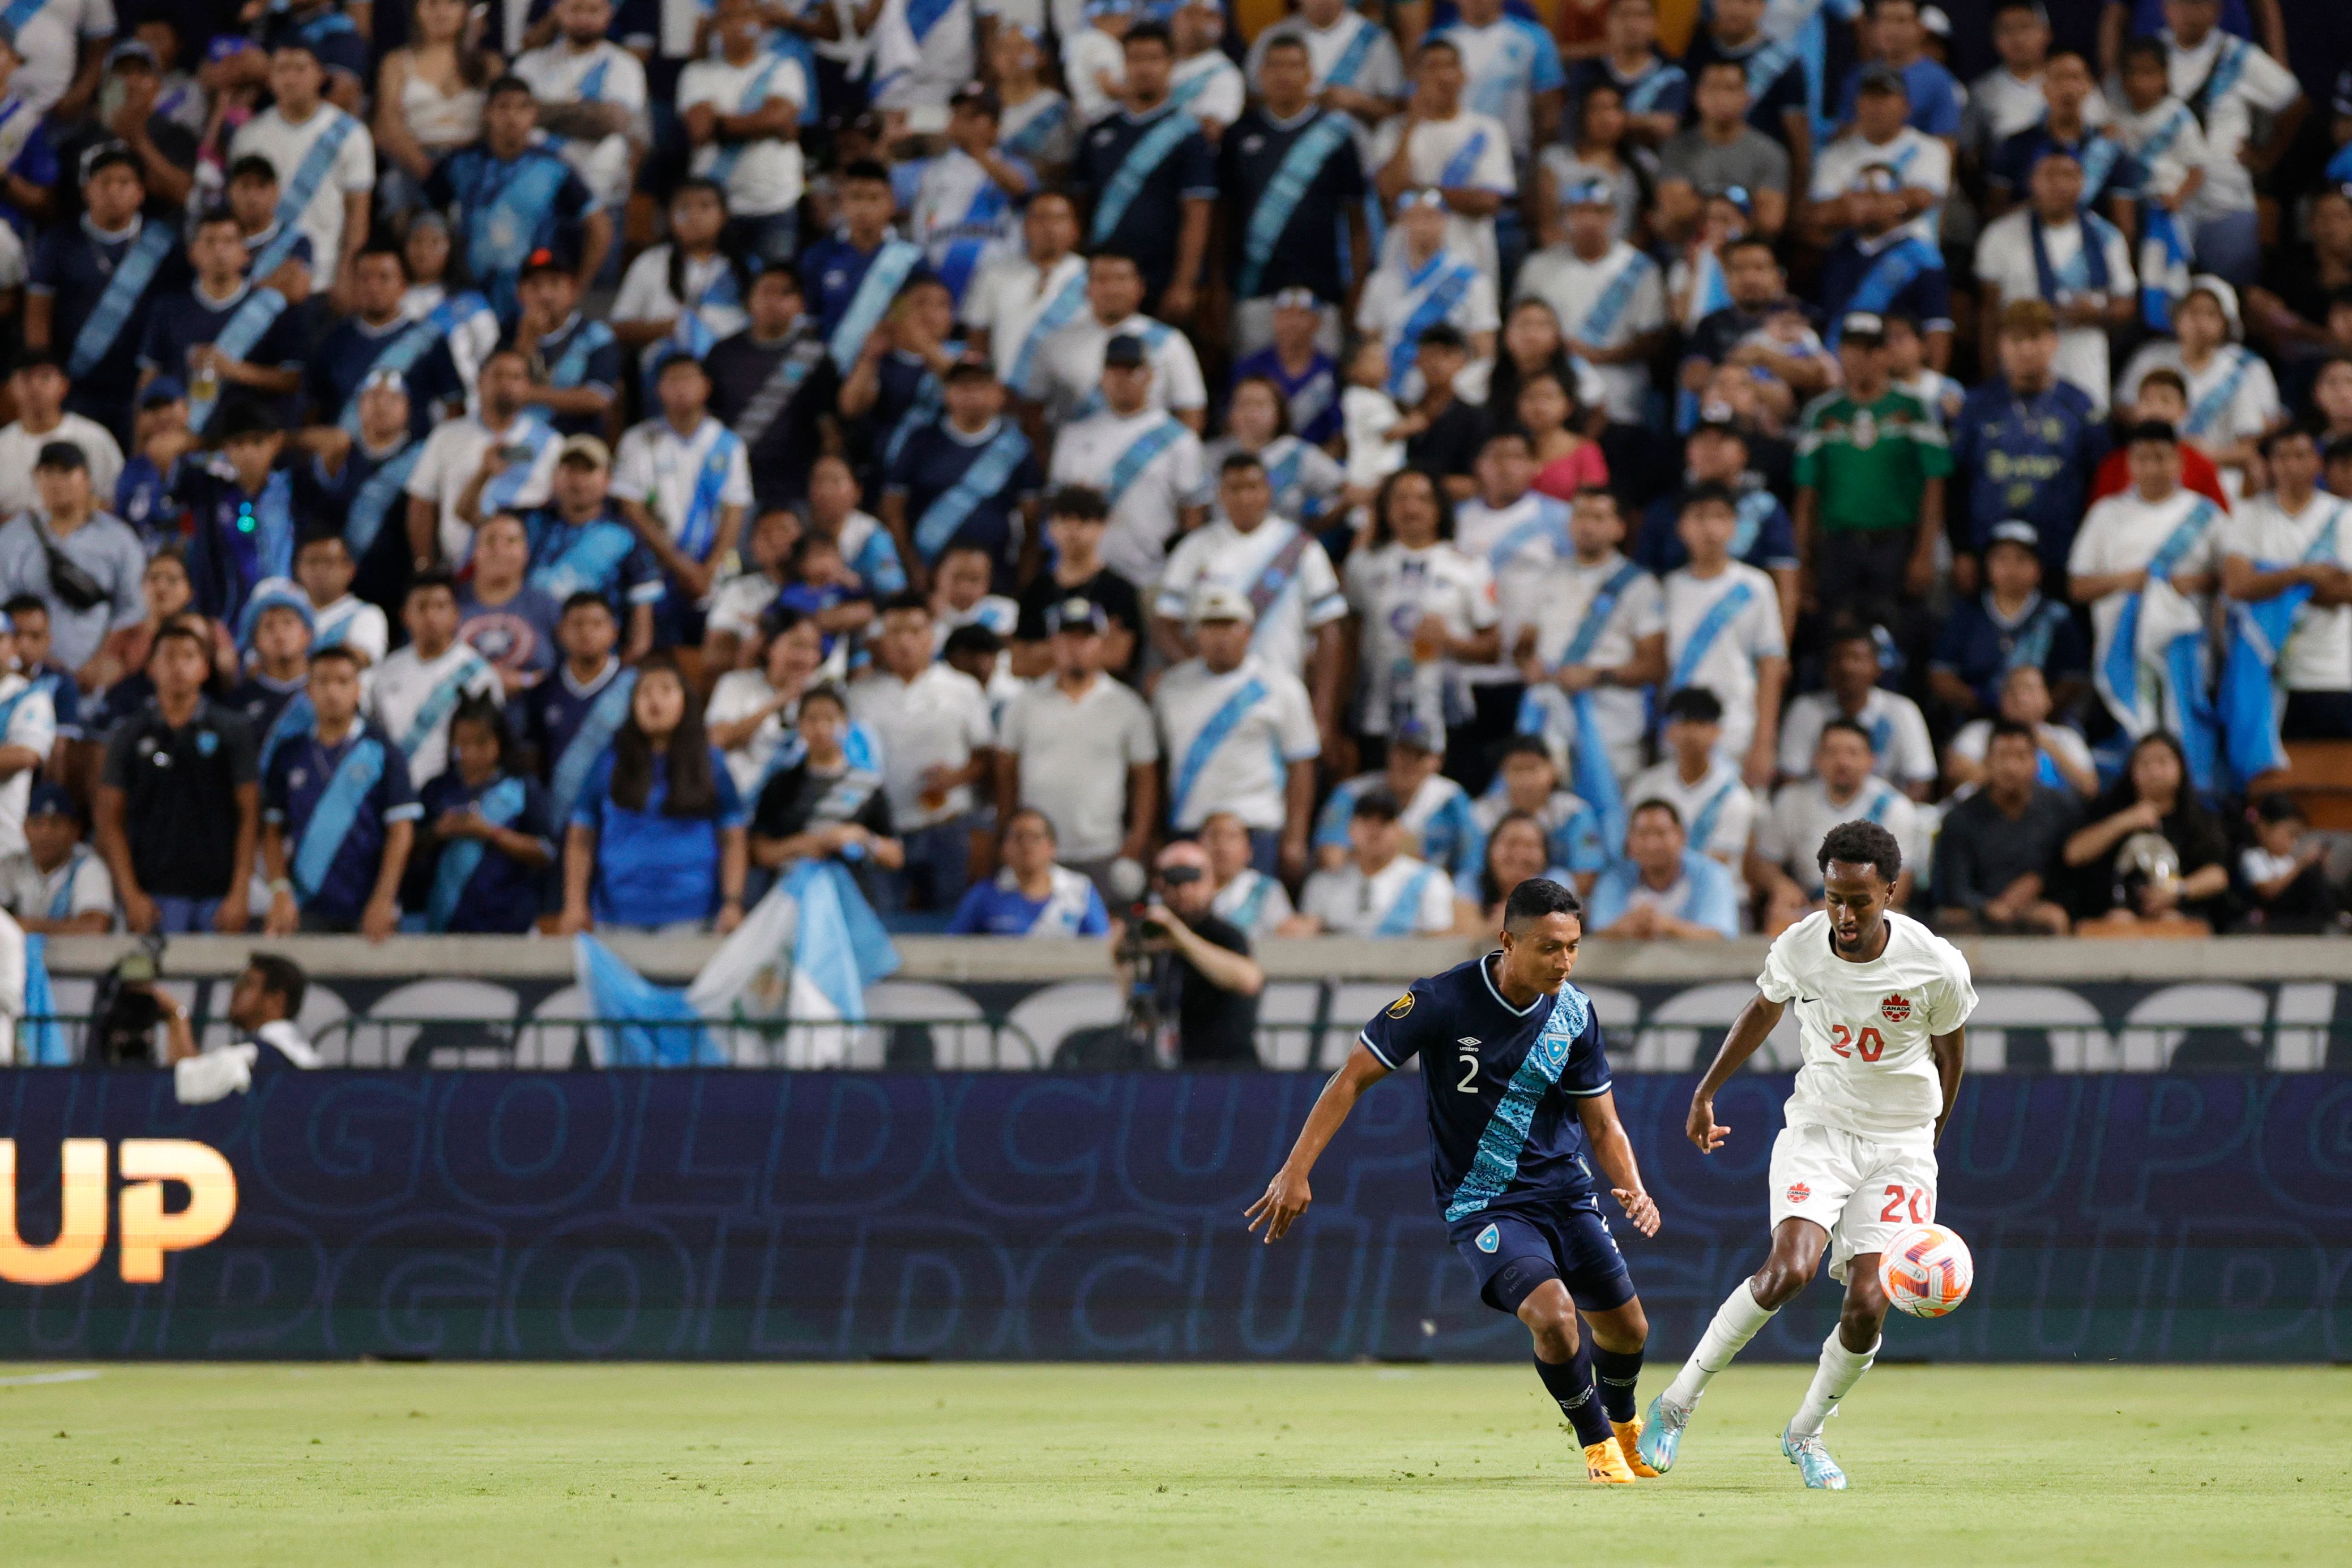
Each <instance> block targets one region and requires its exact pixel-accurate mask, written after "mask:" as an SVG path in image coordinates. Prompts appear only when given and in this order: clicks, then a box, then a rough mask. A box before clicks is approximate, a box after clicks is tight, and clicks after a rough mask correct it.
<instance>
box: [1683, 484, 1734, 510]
mask: <svg viewBox="0 0 2352 1568" xmlns="http://www.w3.org/2000/svg"><path fill="white" fill-rule="evenodd" d="M1707 506H1721V507H1729V508H1730V509H1731V510H1733V511H1735V512H1736V511H1738V509H1739V500H1738V497H1735V496H1734V495H1732V493H1731V486H1728V485H1718V484H1717V483H1715V482H1713V481H1712V480H1710V481H1709V482H1707V483H1706V484H1704V485H1694V486H1691V487H1690V489H1689V490H1687V491H1686V492H1685V493H1684V496H1683V504H1682V507H1681V510H1683V511H1685V512H1688V511H1691V510H1692V509H1694V508H1696V507H1707Z"/></svg>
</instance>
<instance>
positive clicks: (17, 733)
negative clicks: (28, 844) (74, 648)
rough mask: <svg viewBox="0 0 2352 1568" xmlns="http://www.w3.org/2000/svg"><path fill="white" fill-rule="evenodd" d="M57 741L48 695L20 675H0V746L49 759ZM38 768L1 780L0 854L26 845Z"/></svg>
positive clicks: (55, 714)
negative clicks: (28, 811) (28, 810)
mask: <svg viewBox="0 0 2352 1568" xmlns="http://www.w3.org/2000/svg"><path fill="white" fill-rule="evenodd" d="M57 740H58V715H57V710H56V709H55V708H54V707H52V706H49V694H48V693H47V692H45V691H41V690H38V689H37V688H36V687H34V686H33V685H31V684H30V683H28V682H27V681H26V679H25V677H24V676H22V675H19V674H7V675H0V746H21V747H24V748H25V749H26V750H27V751H30V752H32V753H33V754H34V755H35V756H37V757H38V758H41V760H42V762H43V763H44V764H46V763H47V761H48V757H49V750H50V748H51V747H54V746H56V744H57ZM38 771H39V769H38V768H26V769H25V770H24V771H23V772H21V773H16V774H12V775H10V776H9V777H8V778H7V779H0V855H12V854H15V853H16V852H18V851H20V850H22V849H24V848H25V808H26V805H27V804H28V803H29V802H30V801H31V800H32V798H33V775H34V774H35V773H37V772H38Z"/></svg>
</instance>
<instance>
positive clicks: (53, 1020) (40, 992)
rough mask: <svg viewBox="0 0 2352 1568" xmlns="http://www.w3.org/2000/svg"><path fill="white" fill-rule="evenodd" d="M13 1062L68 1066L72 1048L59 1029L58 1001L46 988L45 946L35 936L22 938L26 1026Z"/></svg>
mask: <svg viewBox="0 0 2352 1568" xmlns="http://www.w3.org/2000/svg"><path fill="white" fill-rule="evenodd" d="M16 1060H17V1061H20V1062H22V1063H24V1064H25V1065H26V1066H28V1067H71V1066H72V1065H73V1047H72V1046H71V1045H69V1044H68V1043H67V1042H66V1031H65V1030H62V1029H59V1028H58V1002H57V997H56V994H55V993H54V992H52V991H51V990H50V989H49V956H48V944H47V940H46V939H45V938H43V937H42V936H39V935H37V934H27V935H26V937H25V1024H24V1028H23V1030H22V1031H21V1032H20V1033H19V1034H18V1035H17V1036H16Z"/></svg>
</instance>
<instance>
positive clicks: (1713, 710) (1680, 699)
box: [1665, 686, 1723, 724]
mask: <svg viewBox="0 0 2352 1568" xmlns="http://www.w3.org/2000/svg"><path fill="white" fill-rule="evenodd" d="M1665 715H1666V722H1667V723H1668V724H1672V723H1674V722H1675V720H1676V719H1680V720H1682V721H1683V722H1684V723H1685V724H1721V723H1722V722H1723V699H1722V698H1721V697H1719V696H1717V695H1715V693H1714V692H1713V691H1712V690H1710V689H1709V688H1707V687H1706V686H1680V687H1677V688H1675V695H1672V696H1670V697H1668V698H1667V699H1666V706H1665Z"/></svg>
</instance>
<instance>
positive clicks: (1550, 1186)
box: [1248, 877, 1658, 1485]
mask: <svg viewBox="0 0 2352 1568" xmlns="http://www.w3.org/2000/svg"><path fill="white" fill-rule="evenodd" d="M1583 937H1584V922H1583V911H1582V908H1581V906H1580V904H1578V903H1577V898H1576V894H1574V893H1572V892H1570V890H1569V889H1567V888H1565V887H1562V886H1561V885H1560V884H1559V883H1556V882H1549V881H1546V880H1545V879H1543V878H1541V877H1532V878H1530V879H1528V881H1526V882H1523V883H1519V885H1518V886H1517V888H1515V889H1513V890H1512V893H1511V896H1510V898H1509V899H1508V900H1507V902H1506V903H1505V904H1504V905H1503V946H1502V949H1501V951H1499V952H1495V953H1489V954H1487V955H1486V956H1485V957H1483V958H1478V959H1475V960H1473V961H1472V962H1470V963H1467V964H1457V965H1456V966H1454V967H1453V968H1451V969H1448V970H1446V971H1445V973H1444V974H1442V975H1439V976H1436V977H1433V978H1430V979H1426V980H1415V981H1414V982H1413V983H1412V988H1410V989H1408V990H1407V991H1406V992H1405V993H1404V995H1402V996H1401V997H1399V998H1397V999H1396V1000H1395V1001H1393V1002H1391V1003H1390V1004H1389V1005H1388V1007H1387V1008H1386V1009H1383V1010H1382V1011H1381V1014H1380V1016H1379V1017H1377V1018H1375V1019H1372V1021H1371V1022H1370V1023H1369V1024H1367V1025H1365V1026H1364V1030H1363V1032H1362V1033H1361V1034H1360V1035H1359V1036H1358V1037H1357V1039H1356V1049H1355V1050H1354V1051H1352V1052H1350V1053H1349V1057H1348V1060H1347V1061H1346V1063H1345V1064H1344V1065H1342V1066H1341V1067H1340V1069H1339V1071H1337V1072H1335V1073H1333V1074H1332V1075H1331V1079H1330V1082H1328V1083H1326V1084H1325V1085H1324V1086H1323V1092H1322V1093H1321V1095H1319V1096H1318V1098H1317V1099H1316V1102H1315V1108H1314V1110H1313V1111H1311V1112H1309V1113H1307V1125H1306V1126H1305V1127H1304V1128H1302V1129H1300V1131H1299V1134H1298V1141H1297V1144H1295V1145H1292V1147H1291V1151H1290V1157H1289V1158H1288V1159H1287V1160H1286V1161H1284V1162H1283V1166H1282V1168H1281V1169H1280V1170H1279V1171H1276V1173H1275V1176H1274V1179H1273V1180H1272V1181H1270V1182H1268V1183H1267V1184H1266V1187H1265V1196H1264V1197H1260V1198H1259V1199H1258V1200H1257V1201H1256V1202H1255V1203H1254V1204H1252V1205H1251V1206H1250V1207H1249V1210H1248V1214H1249V1222H1250V1224H1249V1228H1250V1229H1251V1230H1253V1231H1255V1230H1256V1229H1257V1228H1258V1226H1259V1225H1260V1224H1261V1223H1263V1224H1264V1225H1265V1228H1266V1232H1265V1239H1266V1240H1267V1241H1268V1242H1269V1243H1271V1242H1273V1241H1276V1240H1278V1239H1281V1237H1282V1235H1283V1233H1284V1232H1285V1231H1286V1230H1288V1229H1289V1228H1290V1226H1291V1223H1292V1222H1293V1221H1294V1220H1296V1219H1297V1218H1298V1217H1299V1216H1300V1215H1301V1214H1304V1213H1305V1212H1306V1211H1307V1205H1308V1204H1310V1203H1312V1202H1313V1201H1314V1194H1313V1193H1312V1192H1310V1191H1309V1190H1308V1188H1307V1173H1308V1172H1310V1171H1311V1170H1313V1169H1314V1166H1315V1161H1316V1158H1317V1156H1318V1155H1321V1154H1322V1152H1323V1149H1324V1146H1325V1145H1328V1144H1329V1143H1330V1141H1331V1139H1332V1137H1333V1136H1334V1134H1337V1133H1338V1132H1339V1124H1341V1123H1342V1122H1345V1121H1346V1120H1347V1119H1348V1113H1349V1111H1351V1110H1353V1109H1354V1108H1355V1104H1356V1102H1357V1100H1358V1099H1359V1098H1360V1097H1361V1096H1362V1094H1363V1092H1364V1091H1365V1090H1367V1089H1370V1087H1371V1086H1372V1085H1373V1084H1375V1083H1377V1082H1380V1081H1381V1079H1383V1078H1385V1077H1387V1076H1388V1075H1389V1074H1390V1073H1391V1072H1393V1071H1396V1070H1397V1069H1399V1068H1401V1067H1402V1066H1403V1065H1404V1064H1405V1062H1406V1061H1409V1060H1411V1059H1412V1057H1414V1056H1416V1055H1419V1056H1421V1057H1422V1059H1423V1063H1422V1074H1421V1080H1422V1089H1423V1092H1424V1094H1425V1095H1426V1096H1427V1098H1428V1102H1429V1137H1430V1157H1429V1169H1430V1175H1431V1176H1432V1177H1433V1179H1434V1181H1435V1182H1436V1186H1437V1202H1438V1207H1440V1208H1441V1209H1442V1210H1443V1211H1444V1216H1445V1224H1446V1235H1447V1237H1448V1238H1449V1239H1451V1240H1452V1241H1453V1243H1454V1248H1455V1249H1456V1250H1458V1251H1459V1252H1460V1253H1461V1254H1462V1257H1463V1260H1464V1261H1465V1262H1467V1263H1468V1264H1469V1265H1470V1271H1471V1272H1472V1273H1473V1274H1475V1275H1476V1276H1477V1279H1478V1291H1479V1298H1480V1299H1481V1300H1482V1301H1485V1302H1486V1304H1487V1305H1488V1306H1490V1307H1493V1308H1494V1309H1495V1310H1496V1311H1497V1312H1510V1313H1512V1314H1513V1315H1515V1316H1517V1318H1518V1320H1519V1321H1520V1322H1523V1323H1525V1324H1527V1325H1528V1333H1531V1334H1532V1335H1534V1337H1535V1360H1536V1375H1538V1377H1540V1378H1542V1379H1543V1385H1544V1387H1545V1389H1546V1390H1547V1391H1548V1392H1549V1393H1550V1395H1551V1396H1552V1397H1553V1398H1554V1399H1556V1400H1558V1401H1559V1408H1560V1412H1561V1414H1562V1415H1564V1416H1567V1417H1568V1419H1569V1423H1570V1425H1571V1426H1572V1427H1575V1428H1576V1437H1577V1441H1578V1442H1580V1443H1581V1444H1582V1445H1583V1446H1584V1468H1585V1474H1586V1476H1587V1478H1588V1479H1591V1480H1593V1481H1595V1482H1601V1483H1607V1484H1617V1485H1627V1484H1631V1483H1632V1481H1633V1478H1634V1477H1635V1476H1654V1475H1655V1474H1657V1472H1656V1471H1655V1470H1654V1469H1651V1468H1650V1467H1649V1466H1648V1465H1646V1464H1644V1463H1643V1462H1642V1459H1641V1458H1640V1456H1639V1455H1638V1454H1637V1453H1636V1452H1635V1445H1636V1444H1637V1443H1638V1441H1639V1440H1640V1437H1641V1432H1642V1424H1641V1420H1640V1418H1639V1417H1638V1416H1636V1414H1635V1412H1634V1408H1633V1385H1634V1384H1635V1382H1636V1381H1637V1380H1638V1379H1639V1378H1640V1376H1641V1373H1642V1346H1643V1343H1644V1342H1645V1341H1646V1340H1647V1339H1648V1337H1649V1332H1650V1325H1649V1321H1648V1319H1646V1318H1645V1317H1643V1313H1642V1303H1641V1301H1640V1299H1639V1298H1637V1297H1636V1296H1635V1295H1634V1293H1633V1280H1632V1279H1631V1277H1629V1276H1628V1275H1627V1274H1626V1272H1625V1260H1624V1259H1623V1258H1622V1256H1621V1255H1620V1254H1619V1252H1618V1250H1617V1241H1616V1239H1615V1238H1614V1237H1612V1236H1611V1235H1610V1234H1609V1225H1608V1222H1607V1221H1606V1220H1605V1219H1603V1218H1601V1199H1600V1197H1599V1195H1598V1194H1597V1193H1596V1192H1595V1191H1594V1185H1593V1174H1592V1167H1593V1166H1595V1165H1598V1166H1600V1167H1601V1172H1602V1173H1603V1174H1604V1175H1606V1176H1607V1177H1608V1178H1609V1181H1610V1184H1611V1185H1610V1192H1611V1194H1612V1196H1613V1197H1615V1198H1616V1200H1617V1201H1618V1202H1619V1203H1620V1204H1621V1205H1622V1206H1623V1207H1624V1210H1625V1213H1626V1216H1627V1217H1628V1218H1631V1219H1632V1220H1633V1226H1634V1228H1636V1229H1638V1230H1640V1231H1641V1233H1642V1234H1643V1235H1644V1236H1654V1235H1656V1234H1657V1233H1658V1206H1657V1205H1656V1204H1654V1203H1653V1202H1651V1201H1650V1195H1649V1194H1648V1193H1647V1192H1645V1191H1643V1188H1642V1173H1641V1170H1640V1168H1639V1167H1638V1166H1636V1165H1635V1164H1634V1161H1633V1145H1632V1144H1631V1143H1629V1142H1627V1141H1626V1137H1625V1129H1624V1127H1623V1126H1622V1125H1621V1124H1619V1122H1618V1120H1617V1106H1616V1103H1615V1101H1614V1100H1613V1099H1612V1096H1611V1095H1610V1092H1609V1059H1608V1057H1607V1055H1606V1054H1605V1053H1604V1052H1603V1051H1602V1050H1601V1022H1600V1019H1597V1018H1595V1017H1594V1016H1593V1012H1592V1000H1591V998H1589V997H1587V996H1586V995H1585V994H1584V993H1583V992H1582V991H1580V990H1578V989H1577V988H1575V987H1574V986H1571V985H1570V984H1569V983H1568V976H1569V971H1570V970H1571V969H1573V968H1575V967H1576V953H1577V947H1578V946H1579V945H1580V943H1581V942H1582V940H1583ZM1580 1312H1581V1313H1582V1315H1583V1319H1584V1323H1583V1327H1584V1328H1586V1329H1589V1330H1590V1333H1589V1334H1588V1333H1580V1332H1579V1324H1578V1322H1577V1318H1578V1314H1579V1313H1580ZM1596 1377H1597V1379H1598V1389H1597V1397H1596V1387H1595V1381H1596Z"/></svg>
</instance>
